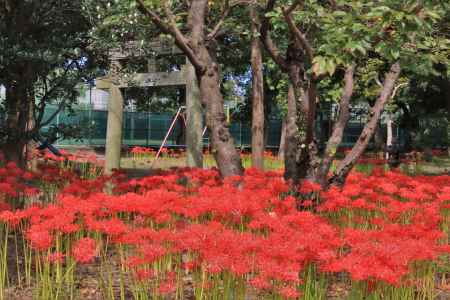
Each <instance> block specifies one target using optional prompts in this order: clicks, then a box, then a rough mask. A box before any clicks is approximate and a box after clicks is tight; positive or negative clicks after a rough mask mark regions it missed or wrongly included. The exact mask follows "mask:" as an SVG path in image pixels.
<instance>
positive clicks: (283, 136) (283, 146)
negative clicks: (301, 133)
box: [278, 118, 287, 160]
mask: <svg viewBox="0 0 450 300" xmlns="http://www.w3.org/2000/svg"><path fill="white" fill-rule="evenodd" d="M286 129H287V119H286V118H284V119H283V120H282V123H281V137H280V146H279V148H278V159H279V160H284V154H285V152H286Z"/></svg>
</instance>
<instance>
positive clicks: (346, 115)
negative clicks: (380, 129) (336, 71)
mask: <svg viewBox="0 0 450 300" xmlns="http://www.w3.org/2000/svg"><path fill="white" fill-rule="evenodd" d="M354 73H355V66H353V65H352V66H349V67H348V68H347V70H346V72H345V79H344V80H345V86H344V92H343V94H342V97H341V101H340V103H339V117H338V119H337V121H336V123H335V124H334V128H333V132H332V134H331V137H330V138H329V140H328V142H327V146H326V148H325V152H324V155H323V160H322V163H321V166H320V169H319V171H318V173H317V177H316V182H318V183H320V185H321V186H322V187H324V188H326V187H327V185H328V172H329V171H330V167H331V164H332V163H333V160H334V158H335V157H336V153H337V149H338V148H339V145H340V144H341V142H342V137H343V136H344V130H345V127H346V126H347V123H348V120H349V119H350V99H351V98H352V95H353V91H354V78H353V77H354Z"/></svg>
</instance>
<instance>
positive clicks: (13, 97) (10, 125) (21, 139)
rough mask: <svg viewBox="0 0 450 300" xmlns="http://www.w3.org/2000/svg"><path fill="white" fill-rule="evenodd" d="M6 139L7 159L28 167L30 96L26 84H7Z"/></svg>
mask: <svg viewBox="0 0 450 300" xmlns="http://www.w3.org/2000/svg"><path fill="white" fill-rule="evenodd" d="M5 88H6V98H5V108H6V120H5V124H6V130H5V131H6V140H5V143H4V145H3V146H2V150H3V154H4V155H5V159H6V160H7V161H12V162H15V163H16V164H17V165H18V166H19V167H21V168H26V158H25V146H26V144H27V142H28V137H27V132H28V130H27V129H28V127H27V124H28V122H29V111H30V98H29V96H28V93H27V88H26V86H25V87H24V86H22V85H21V83H14V84H12V85H8V84H7V85H6V87H5Z"/></svg>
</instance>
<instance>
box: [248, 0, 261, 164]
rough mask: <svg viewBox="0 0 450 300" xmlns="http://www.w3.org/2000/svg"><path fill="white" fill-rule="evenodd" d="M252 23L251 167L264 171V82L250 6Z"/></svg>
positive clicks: (255, 19) (253, 10) (255, 21)
mask: <svg viewBox="0 0 450 300" xmlns="http://www.w3.org/2000/svg"><path fill="white" fill-rule="evenodd" d="M250 18H251V22H252V45H251V64H252V109H253V112H252V166H253V167H254V168H257V169H260V170H262V169H264V81H263V67H262V53H261V44H260V41H259V36H258V34H259V21H258V15H257V11H256V7H255V5H251V6H250Z"/></svg>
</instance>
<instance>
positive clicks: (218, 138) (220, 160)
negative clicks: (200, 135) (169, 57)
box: [197, 47, 244, 177]
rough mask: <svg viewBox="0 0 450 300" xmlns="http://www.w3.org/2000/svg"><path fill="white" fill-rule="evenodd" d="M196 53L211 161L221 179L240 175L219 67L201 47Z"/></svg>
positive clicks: (241, 170) (240, 168)
mask: <svg viewBox="0 0 450 300" xmlns="http://www.w3.org/2000/svg"><path fill="white" fill-rule="evenodd" d="M199 51H200V53H201V55H200V59H201V61H202V62H204V65H205V66H206V71H205V72H204V73H201V74H199V73H198V72H197V76H198V77H199V78H198V81H199V83H200V95H201V100H202V103H203V105H204V106H205V107H206V125H207V126H208V129H209V132H210V137H211V144H212V147H213V149H212V151H213V155H214V158H215V160H216V162H217V166H218V168H219V171H220V174H221V176H223V177H226V176H232V175H242V174H243V172H244V169H243V167H242V163H241V158H240V156H239V153H238V151H237V150H236V147H235V146H234V140H233V137H232V136H231V134H230V130H229V128H228V123H227V118H226V116H225V110H224V100H223V97H222V94H221V92H220V78H219V66H218V64H217V63H216V62H215V61H214V60H213V58H212V57H211V56H210V54H209V53H208V50H207V49H206V48H205V47H201V48H200V49H199Z"/></svg>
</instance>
